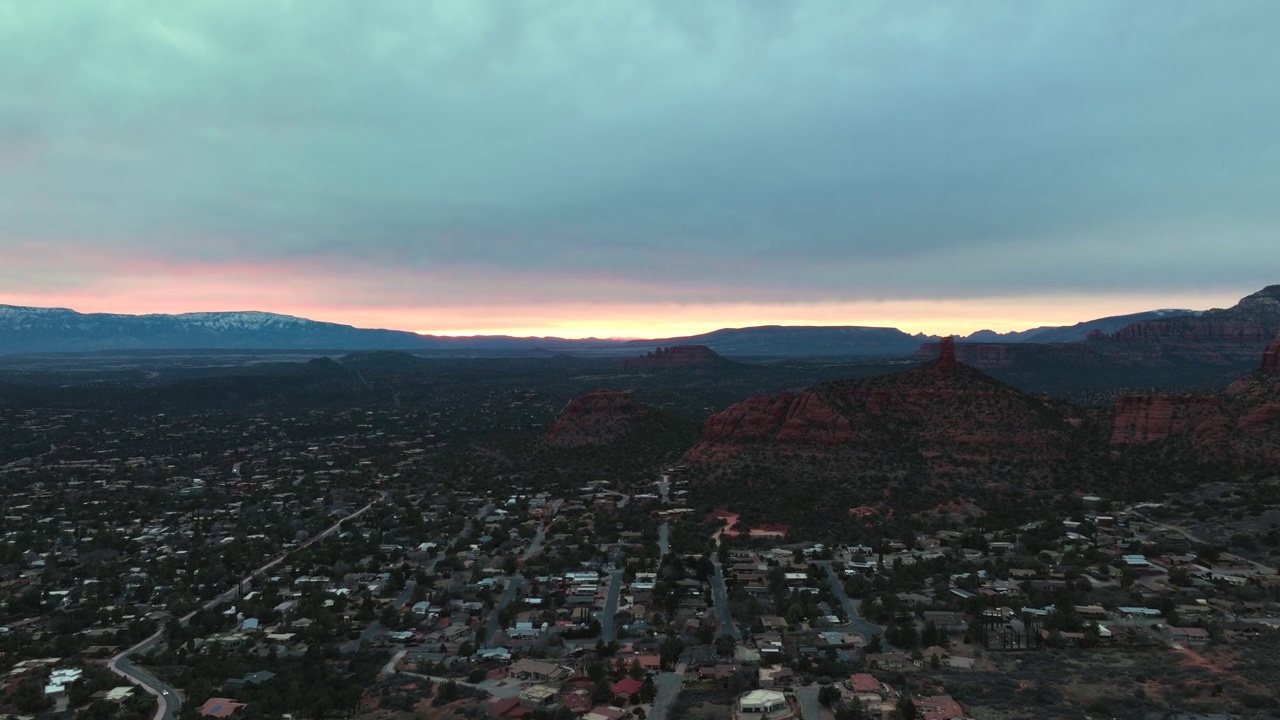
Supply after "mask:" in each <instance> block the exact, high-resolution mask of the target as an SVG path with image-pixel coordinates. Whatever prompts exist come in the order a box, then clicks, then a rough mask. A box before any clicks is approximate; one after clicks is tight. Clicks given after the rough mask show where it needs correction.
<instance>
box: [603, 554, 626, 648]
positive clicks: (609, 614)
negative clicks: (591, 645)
mask: <svg viewBox="0 0 1280 720" xmlns="http://www.w3.org/2000/svg"><path fill="white" fill-rule="evenodd" d="M621 595H622V570H621V569H618V570H614V571H613V572H611V573H609V592H608V594H606V595H605V598H604V610H601V611H600V639H601V640H604V641H605V642H613V639H614V637H615V636H616V635H617V628H615V627H614V623H613V616H614V615H616V614H617V612H618V597H619V596H621Z"/></svg>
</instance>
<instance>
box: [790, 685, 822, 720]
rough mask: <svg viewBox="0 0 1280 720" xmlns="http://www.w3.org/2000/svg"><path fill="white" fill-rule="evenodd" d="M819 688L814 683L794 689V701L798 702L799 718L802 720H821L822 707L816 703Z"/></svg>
mask: <svg viewBox="0 0 1280 720" xmlns="http://www.w3.org/2000/svg"><path fill="white" fill-rule="evenodd" d="M819 687H821V686H820V685H817V684H816V683H815V684H813V685H805V686H803V687H798V688H796V700H799V701H800V717H802V718H804V720H821V718H822V705H821V704H820V703H819V702H818V688H819Z"/></svg>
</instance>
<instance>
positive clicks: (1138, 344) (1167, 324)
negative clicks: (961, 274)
mask: <svg viewBox="0 0 1280 720" xmlns="http://www.w3.org/2000/svg"><path fill="white" fill-rule="evenodd" d="M1277 333H1280V285H1272V286H1269V287H1266V288H1264V289H1262V290H1260V291H1258V292H1256V293H1254V294H1252V295H1249V296H1248V297H1245V298H1242V299H1241V300H1240V302H1238V303H1237V304H1236V305H1234V306H1233V307H1230V308H1224V309H1215V310H1208V311H1205V312H1203V313H1201V314H1199V315H1198V316H1197V315H1183V316H1176V317H1169V318H1162V319H1157V320H1147V321H1143V322H1136V323H1132V324H1130V325H1126V326H1125V327H1123V328H1120V329H1119V330H1117V331H1115V332H1113V333H1110V334H1103V333H1093V334H1091V335H1090V336H1089V337H1088V339H1086V340H1084V341H1081V342H1069V343H1043V344H1042V343H961V344H960V345H958V346H957V347H956V356H957V358H958V359H959V360H960V362H962V363H964V364H966V365H970V366H972V367H976V368H980V369H1003V368H1011V367H1017V366H1020V365H1034V364H1037V363H1045V362H1050V363H1066V364H1068V365H1069V366H1079V365H1083V366H1093V365H1099V366H1111V367H1139V368H1140V367H1151V366H1169V365H1173V364H1177V363H1197V364H1202V365H1209V366H1215V365H1217V366H1228V367H1229V366H1247V365H1249V364H1252V363H1253V362H1254V361H1256V359H1257V357H1258V354H1259V353H1260V352H1262V350H1263V349H1264V348H1266V347H1267V345H1268V344H1269V343H1270V342H1271V341H1272V339H1273V338H1275V337H1276V334H1277ZM936 354H937V345H936V344H935V343H929V344H925V345H923V346H921V348H920V350H919V351H918V352H917V353H916V355H915V357H916V358H918V359H921V360H927V359H929V358H932V357H935V356H936Z"/></svg>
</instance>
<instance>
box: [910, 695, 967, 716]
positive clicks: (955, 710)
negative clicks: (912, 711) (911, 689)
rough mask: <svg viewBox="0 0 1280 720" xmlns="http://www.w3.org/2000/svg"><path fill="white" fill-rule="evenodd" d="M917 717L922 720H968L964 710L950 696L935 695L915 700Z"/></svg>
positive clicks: (913, 701)
mask: <svg viewBox="0 0 1280 720" xmlns="http://www.w3.org/2000/svg"><path fill="white" fill-rule="evenodd" d="M911 702H912V703H913V704H914V705H915V706H916V717H917V718H919V719H920V720H967V718H968V717H969V716H968V715H966V714H965V712H964V708H963V707H961V706H960V703H958V702H956V701H955V699H954V698H952V697H951V696H950V695H933V696H922V697H917V698H913V699H912V701H911Z"/></svg>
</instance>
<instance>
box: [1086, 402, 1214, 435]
mask: <svg viewBox="0 0 1280 720" xmlns="http://www.w3.org/2000/svg"><path fill="white" fill-rule="evenodd" d="M1229 424H1230V423H1229V421H1228V419H1227V417H1226V415H1225V412H1224V410H1223V407H1222V402H1221V400H1219V399H1218V398H1215V397H1200V396H1194V395H1143V396H1131V397H1124V398H1121V399H1120V400H1119V401H1117V403H1116V416H1115V424H1114V429H1113V432H1112V434H1111V442H1112V443H1113V444H1116V445H1127V444H1146V443H1152V442H1158V441H1161V440H1165V439H1167V438H1169V437H1171V436H1182V435H1197V436H1200V437H1209V436H1212V437H1214V438H1217V439H1218V440H1221V439H1223V438H1225V436H1226V430H1227V426H1228V425H1229Z"/></svg>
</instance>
